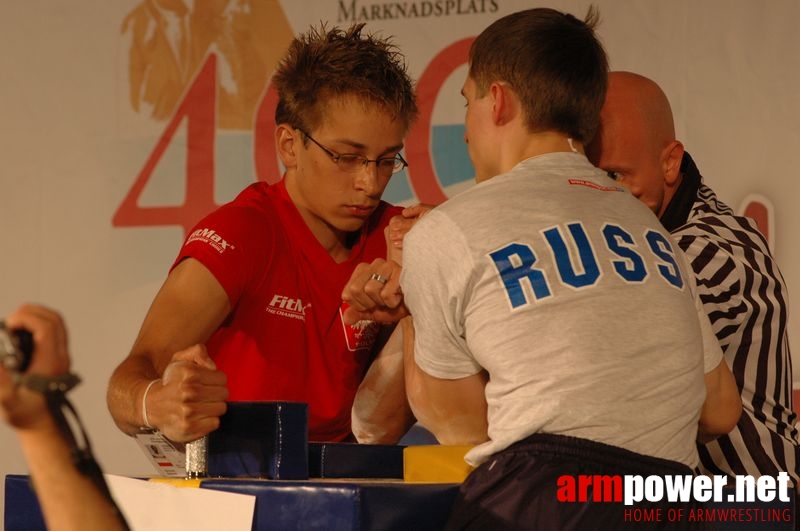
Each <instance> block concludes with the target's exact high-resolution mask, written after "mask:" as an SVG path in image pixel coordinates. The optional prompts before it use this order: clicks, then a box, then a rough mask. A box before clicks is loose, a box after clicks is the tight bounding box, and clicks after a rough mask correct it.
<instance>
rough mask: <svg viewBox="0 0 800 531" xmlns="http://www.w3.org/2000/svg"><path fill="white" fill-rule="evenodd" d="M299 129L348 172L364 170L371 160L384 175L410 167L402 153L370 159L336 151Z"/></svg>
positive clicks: (340, 167) (341, 168)
mask: <svg viewBox="0 0 800 531" xmlns="http://www.w3.org/2000/svg"><path fill="white" fill-rule="evenodd" d="M298 131H300V132H301V133H303V135H305V137H306V138H308V139H309V140H311V141H312V142H314V144H316V145H317V147H318V148H320V149H321V150H322V151H324V152H325V153H327V155H328V156H329V157H330V158H331V160H333V162H335V163H336V165H337V166H338V167H339V169H340V170H342V171H344V172H347V173H355V172H357V171H359V170H363V169H364V168H366V167H367V166H369V163H370V162H374V163H375V167H376V168H378V173H379V174H380V175H383V176H384V177H387V176H391V175H392V174H394V173H397V172H399V171H400V170H402V169H403V168H406V167H408V162H406V159H404V158H403V156H402V155H400V153H398V154H397V155H395V156H394V157H382V158H379V159H368V158H367V157H362V156H361V155H356V154H355V153H336V152H335V151H332V150H330V149H328V148H326V147H325V146H323V145H322V144H320V143H319V142H317V141H316V140H314V138H312V136H311V135H309V134H308V133H306V132H305V131H303V130H302V129H298Z"/></svg>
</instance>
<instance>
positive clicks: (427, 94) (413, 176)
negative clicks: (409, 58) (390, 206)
mask: <svg viewBox="0 0 800 531" xmlns="http://www.w3.org/2000/svg"><path fill="white" fill-rule="evenodd" d="M474 40H475V38H474V37H469V38H467V39H463V40H460V41H458V42H455V43H453V44H451V45H450V46H448V47H447V48H445V49H444V50H442V51H441V52H439V53H438V55H436V57H434V58H433V60H432V61H431V63H430V64H429V65H428V67H427V68H426V69H425V72H423V73H422V76H420V78H419V81H418V82H417V102H418V104H419V111H420V113H419V114H420V116H419V120H417V123H416V124H415V126H414V127H413V128H412V130H411V132H410V134H409V135H408V140H407V145H406V154H407V155H408V163H409V168H408V175H409V180H410V181H411V188H412V189H413V191H414V194H415V195H416V196H417V198H418V199H419V202H420V203H427V204H430V205H438V204H439V203H441V202H442V201H444V200H445V199H447V195H446V194H445V193H444V190H443V189H442V185H441V183H440V182H439V180H438V179H437V177H436V171H435V170H434V168H433V163H432V160H431V119H432V116H433V108H434V105H435V104H436V96H437V95H438V94H439V91H440V90H441V88H442V85H443V84H444V82H445V81H446V80H447V78H448V77H449V76H450V74H452V73H453V71H454V70H455V69H456V68H458V67H459V66H461V65H463V64H465V63H466V62H467V59H468V58H469V47H470V45H471V44H472V41H474ZM454 96H455V95H454Z"/></svg>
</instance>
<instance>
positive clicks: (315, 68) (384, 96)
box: [273, 23, 418, 130]
mask: <svg viewBox="0 0 800 531" xmlns="http://www.w3.org/2000/svg"><path fill="white" fill-rule="evenodd" d="M363 29H364V24H363V23H360V24H353V25H352V26H350V27H349V28H348V29H346V30H345V29H341V28H337V27H334V28H331V29H327V28H326V27H325V25H324V24H323V25H321V26H320V27H319V28H311V29H309V30H308V31H307V32H306V33H303V34H301V35H299V36H297V37H296V38H295V39H294V40H293V41H292V43H291V44H290V45H289V49H288V51H287V53H286V55H285V56H284V58H283V59H282V60H281V63H280V64H279V65H278V68H277V70H276V71H275V74H274V76H273V83H274V84H275V87H276V88H277V90H278V97H279V101H278V107H277V109H276V111H275V122H276V123H278V124H281V123H286V124H290V125H291V126H293V127H297V128H301V129H305V130H312V129H314V128H315V127H316V126H317V125H319V123H320V121H321V120H322V116H323V107H324V105H325V103H326V102H327V101H328V100H329V99H330V98H335V97H338V96H345V95H348V96H356V97H358V98H360V99H361V100H362V101H364V102H365V103H373V104H376V105H379V106H381V107H383V108H384V109H385V110H386V111H387V112H388V113H389V114H390V115H391V116H393V117H394V118H396V119H399V120H402V121H403V122H404V123H405V124H406V126H407V127H409V126H410V125H411V123H412V122H413V121H414V119H415V118H416V116H417V112H418V110H417V104H416V100H415V97H414V87H413V83H412V82H411V79H410V78H409V76H408V74H407V72H406V64H405V59H404V57H403V55H402V54H401V53H400V51H399V49H398V48H397V47H396V46H395V45H394V44H392V42H391V41H390V39H389V38H378V37H376V36H374V35H372V34H365V33H364V32H363Z"/></svg>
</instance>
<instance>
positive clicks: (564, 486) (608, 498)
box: [557, 472, 794, 522]
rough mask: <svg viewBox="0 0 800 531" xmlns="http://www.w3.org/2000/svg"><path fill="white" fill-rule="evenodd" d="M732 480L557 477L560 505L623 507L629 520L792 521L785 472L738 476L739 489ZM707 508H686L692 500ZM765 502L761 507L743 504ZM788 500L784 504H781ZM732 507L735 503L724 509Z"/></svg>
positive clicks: (629, 476) (605, 476) (675, 476)
mask: <svg viewBox="0 0 800 531" xmlns="http://www.w3.org/2000/svg"><path fill="white" fill-rule="evenodd" d="M728 480H729V478H728V477H727V476H713V477H711V476H692V475H674V476H663V477H662V476H638V475H624V476H623V475H579V476H568V475H565V476H561V477H559V478H558V490H557V497H558V501H560V502H564V503H569V502H587V501H591V502H609V503H622V504H623V505H624V506H625V508H624V510H623V516H624V519H625V521H626V522H645V521H649V522H661V521H671V522H674V521H710V522H714V521H716V522H791V521H792V509H791V505H787V504H788V503H789V502H793V501H794V497H793V496H792V494H791V489H792V488H793V487H792V484H791V479H790V478H789V475H788V474H787V473H786V472H780V473H779V474H778V477H777V478H775V477H773V476H761V477H758V478H754V477H753V476H736V477H735V483H734V485H729V484H728ZM664 501H666V502H669V503H674V504H675V505H676V506H675V507H674V508H669V507H668V506H667V508H665V507H664V506H663V505H662V506H660V507H655V508H653V507H648V508H642V507H637V505H638V504H645V505H646V504H647V502H664ZM692 501H695V502H702V503H710V505H708V506H693V507H691V508H686V507H683V506H681V504H683V503H687V502H692ZM757 502H761V505H752V506H748V505H743V504H747V503H757ZM779 502H783V503H779ZM726 503H730V504H731V505H727V506H726V505H725V504H726ZM764 503H771V504H772V505H774V507H772V506H765V505H763V504H764Z"/></svg>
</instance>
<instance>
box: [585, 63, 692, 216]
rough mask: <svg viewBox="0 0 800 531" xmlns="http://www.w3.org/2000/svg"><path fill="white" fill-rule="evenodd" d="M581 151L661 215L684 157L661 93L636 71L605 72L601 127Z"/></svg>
mask: <svg viewBox="0 0 800 531" xmlns="http://www.w3.org/2000/svg"><path fill="white" fill-rule="evenodd" d="M586 154H587V156H588V157H589V160H591V161H592V163H594V164H595V165H596V166H598V167H600V168H602V169H604V170H606V171H608V172H609V174H610V175H611V176H612V177H613V178H615V179H617V180H618V181H620V182H621V183H622V184H623V185H625V186H627V187H628V188H629V189H630V190H631V192H632V193H633V194H634V195H635V196H636V197H638V198H639V199H640V200H642V201H643V202H644V203H645V204H646V205H647V206H648V207H650V209H651V210H653V211H654V212H655V213H656V214H657V215H659V216H660V215H661V214H662V213H663V212H664V210H665V209H666V206H667V204H668V203H669V200H670V199H671V198H672V196H673V195H674V192H675V189H676V188H677V185H678V184H679V182H680V172H679V169H680V159H681V157H682V156H683V146H682V145H681V143H680V142H678V141H676V140H675V125H674V122H673V119H672V109H671V108H670V105H669V100H668V99H667V96H666V95H665V94H664V91H663V90H661V88H660V87H659V86H658V85H657V84H656V83H655V82H653V81H652V80H650V79H648V78H646V77H644V76H641V75H639V74H634V73H632V72H611V73H609V75H608V91H607V93H606V100H605V103H604V105H603V110H602V112H601V114H600V129H599V131H598V133H597V135H596V136H595V138H594V139H593V140H592V142H591V143H590V144H589V145H588V146H587V150H586Z"/></svg>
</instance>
